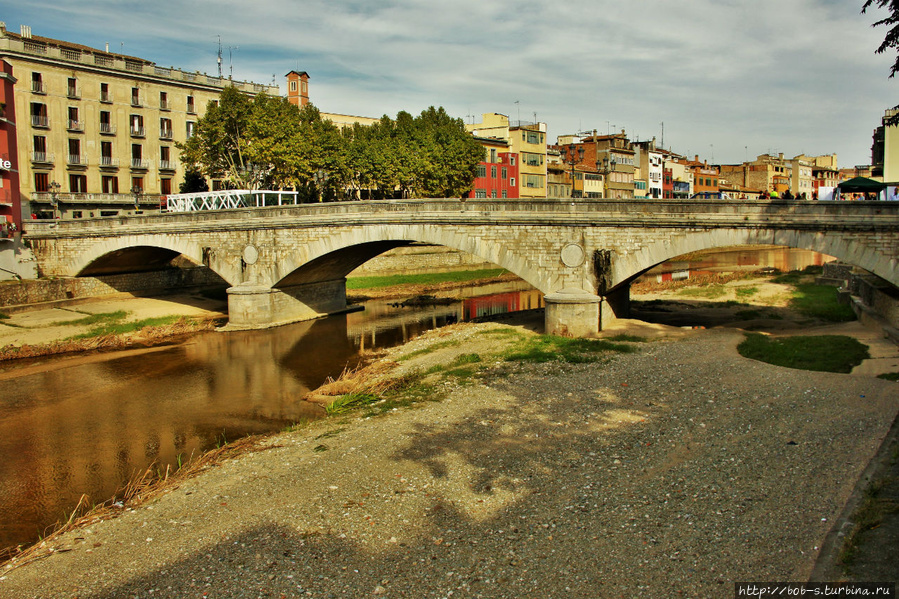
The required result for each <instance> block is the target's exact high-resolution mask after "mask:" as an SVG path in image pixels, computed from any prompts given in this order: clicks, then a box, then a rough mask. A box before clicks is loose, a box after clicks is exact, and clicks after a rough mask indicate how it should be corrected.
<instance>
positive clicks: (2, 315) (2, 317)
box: [0, 312, 9, 320]
mask: <svg viewBox="0 0 899 599" xmlns="http://www.w3.org/2000/svg"><path fill="white" fill-rule="evenodd" d="M7 318H9V314H4V313H3V312H0V320H6V319H7Z"/></svg>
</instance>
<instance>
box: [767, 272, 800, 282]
mask: <svg viewBox="0 0 899 599" xmlns="http://www.w3.org/2000/svg"><path fill="white" fill-rule="evenodd" d="M802 280H803V277H802V273H801V272H799V271H798V270H792V271H790V272H788V273H784V274H780V275H777V276H776V277H774V278H772V279H771V282H772V283H777V284H779V285H798V284H799V283H801V282H802Z"/></svg>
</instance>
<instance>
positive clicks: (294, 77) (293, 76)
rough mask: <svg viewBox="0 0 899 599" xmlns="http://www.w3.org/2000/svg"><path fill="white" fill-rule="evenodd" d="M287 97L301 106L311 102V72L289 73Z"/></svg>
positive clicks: (292, 102)
mask: <svg viewBox="0 0 899 599" xmlns="http://www.w3.org/2000/svg"><path fill="white" fill-rule="evenodd" d="M287 99H288V101H290V103H291V104H296V105H297V106H299V107H300V108H302V107H303V106H305V105H306V104H308V103H309V74H308V73H307V72H306V71H300V72H297V71H291V72H289V73H287Z"/></svg>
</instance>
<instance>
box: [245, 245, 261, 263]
mask: <svg viewBox="0 0 899 599" xmlns="http://www.w3.org/2000/svg"><path fill="white" fill-rule="evenodd" d="M257 260H259V250H257V249H256V246H254V245H248V246H247V247H245V248H244V249H243V261H244V262H246V263H247V264H256V261H257Z"/></svg>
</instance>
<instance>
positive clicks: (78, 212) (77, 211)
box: [72, 210, 81, 218]
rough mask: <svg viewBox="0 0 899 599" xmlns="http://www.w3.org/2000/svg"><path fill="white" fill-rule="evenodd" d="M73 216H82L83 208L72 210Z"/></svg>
mask: <svg viewBox="0 0 899 599" xmlns="http://www.w3.org/2000/svg"><path fill="white" fill-rule="evenodd" d="M72 218H81V210H72Z"/></svg>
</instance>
